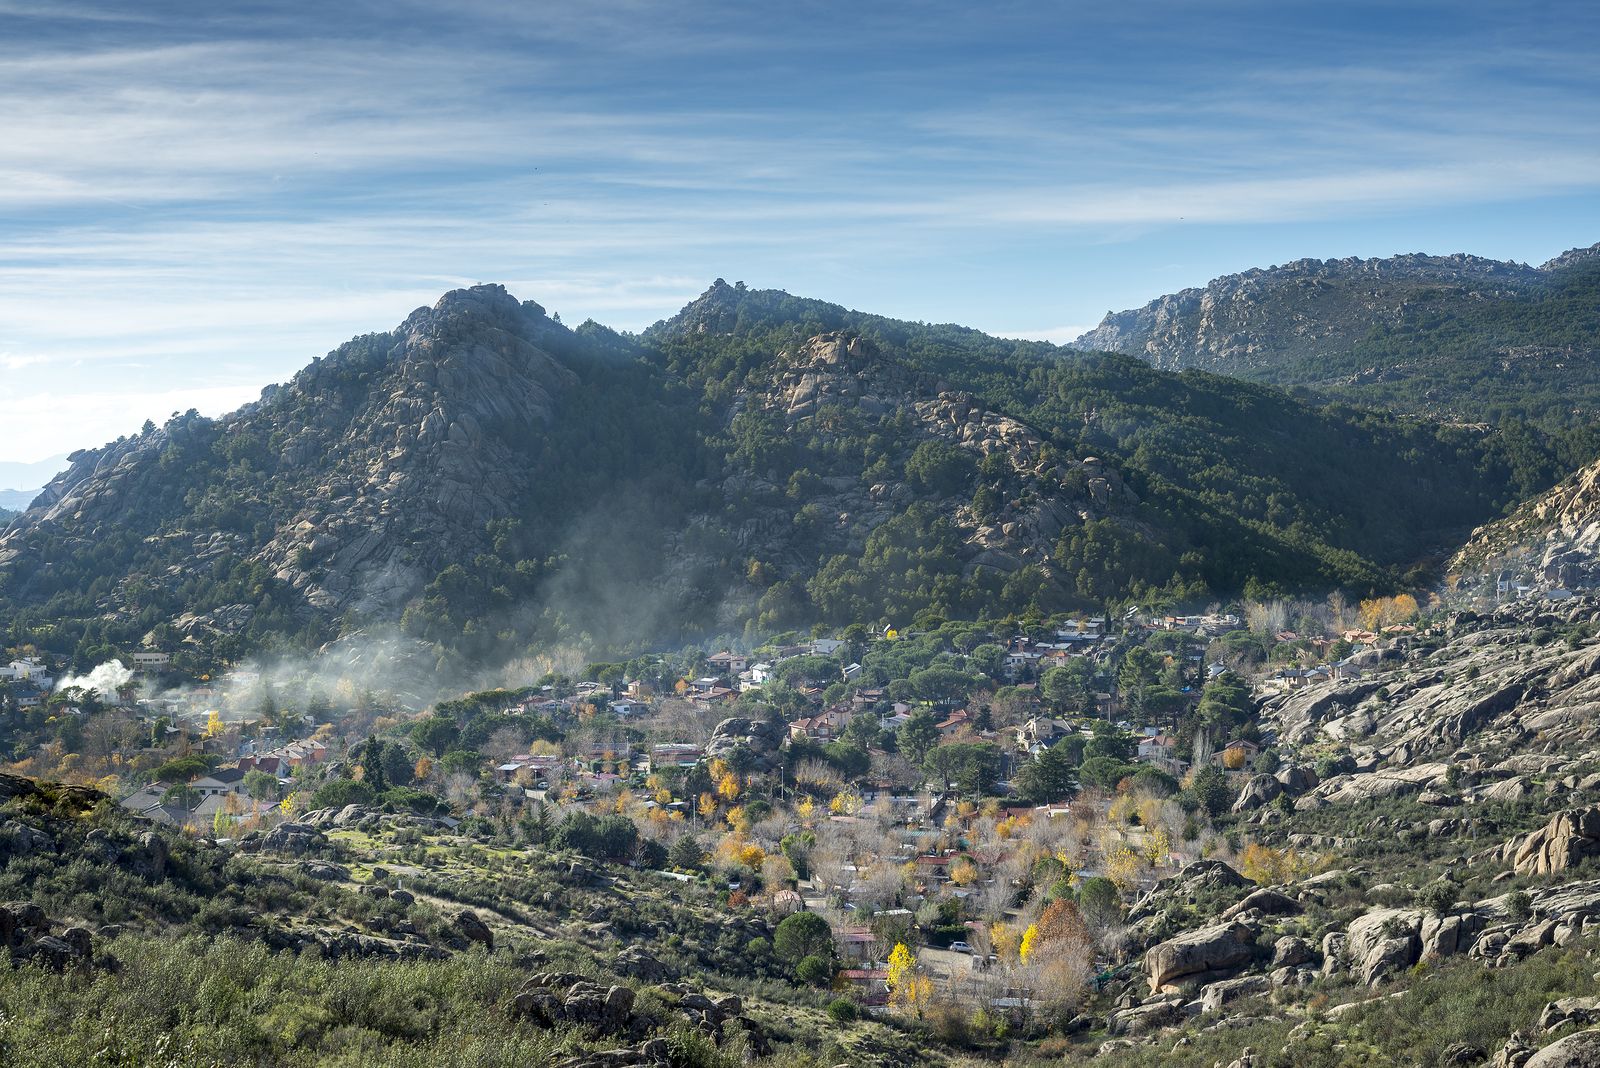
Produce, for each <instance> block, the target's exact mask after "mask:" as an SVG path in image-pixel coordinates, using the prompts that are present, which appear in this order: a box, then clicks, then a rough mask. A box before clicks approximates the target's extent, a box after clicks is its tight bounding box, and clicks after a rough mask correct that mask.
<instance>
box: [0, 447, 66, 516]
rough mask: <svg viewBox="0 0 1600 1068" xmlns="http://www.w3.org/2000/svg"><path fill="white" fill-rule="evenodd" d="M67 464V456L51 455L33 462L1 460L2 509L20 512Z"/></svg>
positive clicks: (0, 500) (0, 507)
mask: <svg viewBox="0 0 1600 1068" xmlns="http://www.w3.org/2000/svg"><path fill="white" fill-rule="evenodd" d="M66 466H67V457H66V455H65V454H63V455H61V456H51V457H48V458H46V459H43V460H37V461H34V462H32V463H16V462H13V461H0V511H12V512H20V511H22V510H23V509H24V508H26V507H28V505H30V504H32V503H33V499H34V498H35V497H37V496H38V495H39V490H40V489H41V488H43V486H44V484H45V483H46V482H49V481H50V479H51V478H52V477H54V475H55V474H56V472H58V471H61V470H63V469H64V468H65V467H66Z"/></svg>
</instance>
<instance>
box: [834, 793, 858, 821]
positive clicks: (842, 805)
mask: <svg viewBox="0 0 1600 1068" xmlns="http://www.w3.org/2000/svg"><path fill="white" fill-rule="evenodd" d="M828 811H829V812H831V813H833V814H834V815H835V816H854V815H855V814H856V813H857V812H860V811H861V795H860V794H853V793H851V792H850V791H849V790H841V791H840V792H839V793H837V794H834V795H833V800H832V801H829V802H828Z"/></svg>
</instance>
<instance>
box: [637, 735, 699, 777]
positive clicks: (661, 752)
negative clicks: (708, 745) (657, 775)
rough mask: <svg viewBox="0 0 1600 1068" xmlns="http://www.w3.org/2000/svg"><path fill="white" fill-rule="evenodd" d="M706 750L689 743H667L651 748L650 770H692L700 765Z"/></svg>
mask: <svg viewBox="0 0 1600 1068" xmlns="http://www.w3.org/2000/svg"><path fill="white" fill-rule="evenodd" d="M704 756H705V750H704V749H703V748H701V747H700V746H698V745H693V744H691V743H689V742H667V743H665V744H663V745H652V746H651V747H650V770H651V771H660V770H661V769H662V768H692V767H694V766H695V765H696V764H698V763H700V761H701V759H702V758H703V757H704Z"/></svg>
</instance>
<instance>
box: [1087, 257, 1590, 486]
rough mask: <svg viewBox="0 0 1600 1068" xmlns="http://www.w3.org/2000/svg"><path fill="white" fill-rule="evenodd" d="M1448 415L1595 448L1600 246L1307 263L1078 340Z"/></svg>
mask: <svg viewBox="0 0 1600 1068" xmlns="http://www.w3.org/2000/svg"><path fill="white" fill-rule="evenodd" d="M1073 347H1075V348H1079V349H1084V350H1099V349H1104V350H1109V351H1113V352H1123V353H1128V354H1130V355H1134V356H1138V357H1140V358H1141V359H1145V360H1148V361H1150V362H1151V363H1152V364H1154V365H1155V366H1157V367H1163V368H1169V369H1182V368H1189V367H1195V368H1203V369H1205V370H1210V371H1217V372H1220V373H1223V374H1230V375H1238V376H1240V377H1243V378H1248V379H1251V380H1253V381H1257V382H1268V383H1273V384H1277V385H1294V386H1306V387H1309V388H1311V389H1313V390H1315V391H1316V392H1317V393H1318V394H1320V395H1322V396H1325V397H1329V398H1337V399H1340V400H1345V401H1349V402H1353V403H1359V404H1364V405H1370V406H1373V407H1382V408H1388V409H1391V410H1396V411H1402V412H1408V413H1413V414H1424V415H1428V416H1432V417H1435V418H1439V419H1453V420H1468V421H1474V422H1479V421H1481V422H1490V423H1495V424H1502V423H1505V422H1509V421H1514V420H1516V421H1523V422H1527V423H1530V424H1533V425H1535V426H1539V427H1542V428H1544V429H1546V430H1549V431H1551V432H1554V433H1559V434H1563V435H1564V436H1567V437H1569V438H1570V439H1571V442H1570V444H1569V445H1568V446H1567V448H1568V450H1569V451H1568V452H1567V453H1565V454H1564V457H1563V459H1564V465H1565V466H1566V467H1567V468H1568V469H1570V468H1573V467H1576V466H1578V465H1579V464H1580V463H1582V462H1583V461H1584V460H1585V459H1588V458H1590V457H1592V456H1593V455H1594V454H1595V453H1596V448H1597V439H1596V436H1595V432H1594V430H1593V424H1594V422H1595V418H1594V417H1595V413H1596V412H1597V410H1600V246H1594V247H1591V248H1588V249H1575V250H1573V251H1571V252H1568V253H1565V254H1563V255H1562V256H1559V257H1557V258H1556V259H1553V260H1551V261H1550V262H1548V263H1546V264H1544V265H1543V266H1541V267H1528V266H1525V265H1523V264H1517V263H1501V262H1498V261H1495V260H1486V259H1481V258H1479V257H1475V256H1461V255H1457V256H1421V255H1411V256H1396V257H1393V258H1390V259H1383V260H1360V259H1345V260H1326V261H1324V260H1298V261H1296V262H1294V263H1289V264H1285V265H1283V266H1281V267H1272V268H1267V269H1258V270H1251V271H1246V272H1244V273H1242V274H1237V275H1229V276H1226V277H1223V278H1218V279H1216V280H1214V281H1212V282H1211V283H1209V284H1208V285H1206V286H1205V287H1203V288H1197V289H1186V290H1183V291H1182V292H1179V293H1175V294H1172V295H1169V296H1164V297H1159V298H1157V299H1156V300H1153V301H1151V302H1150V303H1149V304H1147V305H1145V306H1144V307H1143V308H1139V309H1135V310H1131V311H1125V312H1117V313H1111V314H1108V315H1107V316H1106V318H1105V320H1104V321H1103V322H1102V323H1101V324H1100V326H1099V327H1097V328H1096V329H1095V330H1093V331H1091V332H1090V333H1088V334H1085V335H1084V336H1083V337H1081V338H1079V339H1078V340H1077V341H1076V342H1074V343H1073Z"/></svg>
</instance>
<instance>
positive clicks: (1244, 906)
mask: <svg viewBox="0 0 1600 1068" xmlns="http://www.w3.org/2000/svg"><path fill="white" fill-rule="evenodd" d="M1301 911H1302V909H1301V908H1300V902H1298V901H1296V900H1295V899H1294V898H1292V897H1290V896H1289V895H1287V894H1282V893H1279V892H1278V891H1276V890H1269V889H1267V888H1266V887H1264V886H1263V887H1262V888H1261V889H1259V890H1253V891H1251V892H1250V893H1248V894H1246V895H1245V896H1244V897H1243V898H1241V899H1240V900H1239V902H1238V903H1237V904H1235V905H1234V906H1233V907H1231V908H1229V909H1228V910H1227V911H1226V912H1224V913H1223V914H1222V918H1223V919H1224V920H1231V919H1233V918H1234V917H1235V916H1242V915H1244V914H1245V913H1246V912H1259V913H1261V914H1262V915H1265V916H1296V915H1298V914H1299V913H1300V912H1301Z"/></svg>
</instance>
